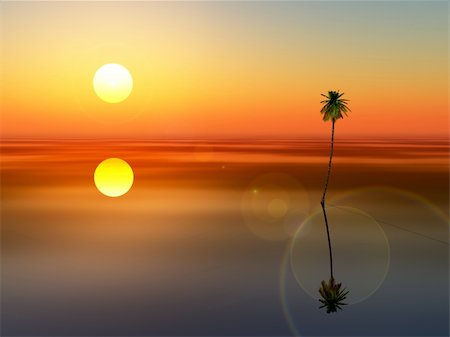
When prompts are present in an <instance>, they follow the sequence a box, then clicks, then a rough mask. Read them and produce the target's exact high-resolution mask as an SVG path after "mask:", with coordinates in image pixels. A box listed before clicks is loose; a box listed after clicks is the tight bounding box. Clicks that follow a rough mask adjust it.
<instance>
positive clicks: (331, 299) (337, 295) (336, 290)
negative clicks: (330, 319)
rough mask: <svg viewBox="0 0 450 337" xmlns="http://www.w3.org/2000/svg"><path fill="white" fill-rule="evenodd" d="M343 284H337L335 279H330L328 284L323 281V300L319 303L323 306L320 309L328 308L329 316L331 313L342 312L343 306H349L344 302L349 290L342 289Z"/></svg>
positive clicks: (321, 289) (320, 291)
mask: <svg viewBox="0 0 450 337" xmlns="http://www.w3.org/2000/svg"><path fill="white" fill-rule="evenodd" d="M341 287H342V284H341V283H336V282H335V280H334V278H332V277H331V278H330V280H329V281H328V283H327V282H325V281H322V282H321V287H320V288H319V293H320V296H322V298H321V299H319V302H320V303H322V305H321V306H320V307H319V309H322V308H327V314H329V313H331V312H336V311H337V309H339V310H342V308H341V306H344V305H347V303H344V300H345V299H346V298H347V294H348V290H346V289H345V288H344V289H341Z"/></svg>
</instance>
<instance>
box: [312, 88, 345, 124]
mask: <svg viewBox="0 0 450 337" xmlns="http://www.w3.org/2000/svg"><path fill="white" fill-rule="evenodd" d="M321 95H322V96H323V97H325V98H326V99H325V100H323V101H321V102H320V103H323V104H324V106H323V107H322V110H320V113H321V114H323V120H324V121H329V120H330V119H331V120H332V121H336V120H337V119H340V118H344V116H343V115H342V114H343V113H344V114H345V115H346V116H347V112H348V111H351V110H350V109H349V107H348V106H347V102H348V100H347V99H344V98H341V97H342V95H344V93H343V92H342V93H340V92H339V90H338V91H328V94H327V95H324V94H321Z"/></svg>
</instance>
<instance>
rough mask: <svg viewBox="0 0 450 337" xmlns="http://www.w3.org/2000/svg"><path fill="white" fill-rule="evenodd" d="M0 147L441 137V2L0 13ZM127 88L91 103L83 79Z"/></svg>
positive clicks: (94, 6)
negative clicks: (11, 143) (72, 141)
mask: <svg viewBox="0 0 450 337" xmlns="http://www.w3.org/2000/svg"><path fill="white" fill-rule="evenodd" d="M0 6H1V7H0V28H1V44H0V46H1V47H0V48H1V63H0V64H1V66H0V70H1V111H2V114H1V122H2V123H1V134H2V137H3V138H33V137H35V138H161V137H162V138H178V137H180V138H182V137H194V138H196V137H200V138H202V137H217V138H221V137H224V138H241V137H243V138H247V137H250V138H252V137H255V138H258V137H274V138H302V137H323V138H328V137H329V133H330V125H329V124H325V123H324V122H323V121H322V119H321V115H320V113H319V111H320V108H321V103H320V101H321V100H322V97H321V96H320V94H321V93H326V92H327V91H328V90H340V91H342V92H344V93H345V97H347V98H348V99H349V100H350V102H349V106H350V108H351V110H352V112H351V113H350V114H349V118H348V119H346V120H342V121H339V122H338V124H337V128H336V133H337V135H339V137H381V138H382V137H418V138H421V137H425V138H430V137H431V138H436V137H447V136H448V128H449V122H448V3H447V2H445V1H441V2H437V1H436V2H433V1H423V2H362V1H361V2H355V1H354V2H340V1H339V2H338V1H337V2H296V1H289V2H258V1H256V2H239V1H238V2H189V1H186V2H171V1H163V2H151V1H149V2H55V1H53V2H51V1H50V2H2V3H1V4H0ZM106 63H119V64H121V65H123V66H125V67H126V68H127V69H128V70H129V71H130V73H131V75H132V77H133V81H134V87H133V91H132V93H131V95H130V97H129V98H128V99H127V100H125V101H124V102H122V103H119V104H110V103H105V102H103V101H102V100H100V99H99V98H98V97H97V96H96V95H95V92H94V90H93V85H92V79H93V76H94V74H95V71H96V70H97V69H98V68H99V67H100V66H102V65H104V64H106Z"/></svg>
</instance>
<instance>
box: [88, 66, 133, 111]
mask: <svg viewBox="0 0 450 337" xmlns="http://www.w3.org/2000/svg"><path fill="white" fill-rule="evenodd" d="M92 84H93V86H94V91H95V93H96V94H97V96H98V97H99V98H100V99H101V100H102V101H105V102H107V103H120V102H123V101H124V100H126V99H127V98H128V96H130V94H131V91H132V90H133V78H132V77H131V74H130V72H129V71H128V69H127V68H125V67H124V66H122V65H120V64H116V63H108V64H105V65H103V66H101V67H100V68H98V70H97V71H96V72H95V75H94V79H93V80H92Z"/></svg>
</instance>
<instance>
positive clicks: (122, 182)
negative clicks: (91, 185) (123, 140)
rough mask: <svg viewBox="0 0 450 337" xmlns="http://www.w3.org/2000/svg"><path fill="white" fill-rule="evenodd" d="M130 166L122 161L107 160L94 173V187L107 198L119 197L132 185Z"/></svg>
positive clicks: (132, 178) (132, 177) (116, 159)
mask: <svg viewBox="0 0 450 337" xmlns="http://www.w3.org/2000/svg"><path fill="white" fill-rule="evenodd" d="M133 180H134V174H133V170H132V168H131V166H130V165H129V164H128V163H127V162H126V161H125V160H122V159H119V158H109V159H106V160H104V161H102V162H101V163H100V164H99V165H98V166H97V168H96V169H95V173H94V181H95V186H97V188H98V190H99V191H100V192H101V193H103V194H104V195H107V196H108V197H120V196H122V195H124V194H125V193H127V192H128V191H129V190H130V188H131V186H132V185H133Z"/></svg>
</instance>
